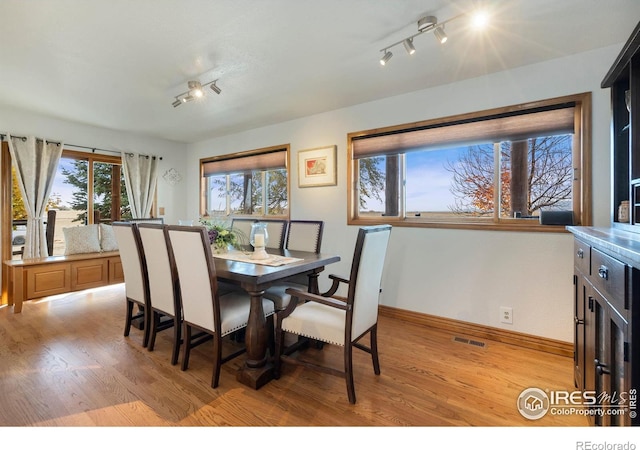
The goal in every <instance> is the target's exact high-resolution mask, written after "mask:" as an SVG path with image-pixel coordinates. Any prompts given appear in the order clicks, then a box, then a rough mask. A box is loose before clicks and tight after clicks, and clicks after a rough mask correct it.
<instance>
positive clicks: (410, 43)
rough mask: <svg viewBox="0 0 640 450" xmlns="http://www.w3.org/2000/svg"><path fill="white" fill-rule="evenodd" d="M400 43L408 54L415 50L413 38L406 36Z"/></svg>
mask: <svg viewBox="0 0 640 450" xmlns="http://www.w3.org/2000/svg"><path fill="white" fill-rule="evenodd" d="M402 43H403V44H404V49H405V50H406V51H407V53H408V54H410V55H413V54H414V53H415V52H416V48H415V47H414V46H413V38H407V39H405V40H404V41H402Z"/></svg>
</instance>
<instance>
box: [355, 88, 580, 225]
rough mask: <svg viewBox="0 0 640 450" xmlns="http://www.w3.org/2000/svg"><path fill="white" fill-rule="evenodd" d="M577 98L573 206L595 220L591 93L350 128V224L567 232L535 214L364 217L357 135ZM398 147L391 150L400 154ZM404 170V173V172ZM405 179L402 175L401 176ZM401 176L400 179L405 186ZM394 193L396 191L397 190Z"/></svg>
mask: <svg viewBox="0 0 640 450" xmlns="http://www.w3.org/2000/svg"><path fill="white" fill-rule="evenodd" d="M569 103H573V104H575V110H574V111H575V112H574V116H575V117H574V139H573V152H572V164H573V170H574V174H575V177H574V181H573V187H572V192H573V208H574V217H575V219H574V225H583V226H589V225H591V223H592V200H591V146H592V144H591V93H590V92H585V93H580V94H574V95H568V96H563V97H556V98H552V99H546V100H540V101H534V102H529V103H523V104H518V105H511V106H506V107H501V108H495V109H490V110H484V111H478V112H473V113H468V114H460V115H455V116H449V117H444V118H438V119H432V120H427V121H421V122H413V123H406V124H401V125H395V126H390V127H384V128H376V129H371V130H364V131H357V132H351V133H348V134H347V186H349V189H348V192H347V224H348V225H374V224H382V223H389V224H392V225H394V226H400V227H419V228H449V229H474V230H502V231H537V232H562V231H566V229H565V226H563V225H541V224H540V223H539V222H537V221H536V222H535V223H534V222H533V221H531V220H530V219H511V218H509V219H500V218H498V219H488V220H487V219H485V220H478V219H474V218H468V217H465V218H460V219H452V220H446V221H434V220H429V219H425V218H420V217H415V218H414V217H393V216H375V217H361V216H359V215H358V212H359V211H358V208H359V191H358V159H356V158H355V157H354V141H356V140H358V139H362V138H363V137H365V138H366V137H367V136H381V135H389V134H398V133H403V132H410V131H415V130H419V129H421V128H428V127H434V126H446V125H447V124H456V123H464V122H465V121H476V120H479V119H481V118H484V117H489V116H491V117H493V116H500V115H509V114H517V113H522V112H526V111H529V110H538V109H541V108H549V107H553V106H555V105H561V104H569ZM394 153H397V152H393V151H392V152H390V153H389V154H390V155H391V154H394ZM401 175H402V176H404V174H401ZM400 181H402V180H400ZM401 184H402V183H401V182H399V183H398V186H400V187H399V189H403V188H402V187H401ZM392 195H393V193H392Z"/></svg>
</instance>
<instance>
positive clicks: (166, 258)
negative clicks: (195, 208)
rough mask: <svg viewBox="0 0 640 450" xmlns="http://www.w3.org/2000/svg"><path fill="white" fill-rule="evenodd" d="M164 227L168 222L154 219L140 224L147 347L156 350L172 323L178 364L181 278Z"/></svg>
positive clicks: (174, 353)
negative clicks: (146, 294)
mask: <svg viewBox="0 0 640 450" xmlns="http://www.w3.org/2000/svg"><path fill="white" fill-rule="evenodd" d="M165 227H166V225H161V224H158V223H151V222H143V223H139V224H138V231H139V233H140V241H141V242H142V250H143V254H144V259H145V262H146V265H147V276H148V280H149V306H150V310H149V314H150V320H149V325H150V327H149V344H148V346H147V349H148V350H149V351H153V348H154V346H155V342H156V334H157V333H158V331H161V330H165V329H167V328H171V327H173V339H172V344H173V345H172V352H171V364H177V363H178V354H179V353H180V336H181V328H182V327H181V323H182V320H181V318H182V313H181V311H180V291H179V287H178V278H177V273H176V271H175V267H173V266H172V264H171V257H170V254H169V253H170V251H171V248H170V246H169V243H168V242H167V239H166V235H165V232H164V229H165ZM162 319H165V320H162Z"/></svg>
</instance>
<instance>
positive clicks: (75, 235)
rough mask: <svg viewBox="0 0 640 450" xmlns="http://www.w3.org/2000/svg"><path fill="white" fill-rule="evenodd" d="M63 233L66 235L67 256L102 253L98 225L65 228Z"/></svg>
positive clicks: (65, 250)
mask: <svg viewBox="0 0 640 450" xmlns="http://www.w3.org/2000/svg"><path fill="white" fill-rule="evenodd" d="M62 232H63V233H64V244H65V247H64V254H65V255H75V254H77V253H99V252H100V239H99V238H98V225H85V226H79V227H69V228H63V229H62Z"/></svg>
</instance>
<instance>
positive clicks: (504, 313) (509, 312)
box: [500, 306, 513, 323]
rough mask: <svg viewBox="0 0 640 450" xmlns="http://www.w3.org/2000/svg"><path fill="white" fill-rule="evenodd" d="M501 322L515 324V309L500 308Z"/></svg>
mask: <svg viewBox="0 0 640 450" xmlns="http://www.w3.org/2000/svg"><path fill="white" fill-rule="evenodd" d="M500 322H502V323H513V308H510V307H509V306H501V307H500Z"/></svg>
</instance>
